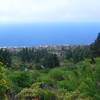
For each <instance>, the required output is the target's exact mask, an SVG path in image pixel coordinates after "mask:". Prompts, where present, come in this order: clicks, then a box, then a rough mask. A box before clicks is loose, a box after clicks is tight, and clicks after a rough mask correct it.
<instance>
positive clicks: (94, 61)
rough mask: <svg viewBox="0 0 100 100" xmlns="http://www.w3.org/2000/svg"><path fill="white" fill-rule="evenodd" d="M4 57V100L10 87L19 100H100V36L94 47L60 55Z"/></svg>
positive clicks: (33, 52) (0, 91)
mask: <svg viewBox="0 0 100 100" xmlns="http://www.w3.org/2000/svg"><path fill="white" fill-rule="evenodd" d="M58 51H59V50H58ZM3 52H6V53H4V54H3ZM5 54H6V56H4V55H5ZM0 55H1V58H0V60H1V61H2V62H3V63H4V68H5V77H4V70H3V67H2V64H0V100H6V95H5V93H6V89H7V86H8V87H9V88H10V91H11V92H12V93H16V98H17V100H100V34H99V35H98V37H97V39H96V40H95V42H94V43H92V44H91V45H86V46H81V45H80V46H73V47H71V46H69V47H68V48H67V49H65V48H62V50H61V51H60V54H59V52H56V53H54V51H53V50H47V49H44V48H41V49H35V48H23V49H22V50H21V51H19V52H17V53H15V54H14V53H9V51H8V52H7V51H6V50H1V51H0ZM8 55H9V56H8ZM6 57H8V58H9V59H10V63H9V66H8V62H9V59H7V58H6ZM5 58H6V59H5ZM4 78H5V80H6V81H7V85H6V82H5V80H4Z"/></svg>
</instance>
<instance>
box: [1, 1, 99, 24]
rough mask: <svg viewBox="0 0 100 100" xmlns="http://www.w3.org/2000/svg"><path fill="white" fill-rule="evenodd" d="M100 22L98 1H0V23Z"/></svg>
mask: <svg viewBox="0 0 100 100" xmlns="http://www.w3.org/2000/svg"><path fill="white" fill-rule="evenodd" d="M68 20H74V21H75V20H85V21H88V20H92V21H96V20H97V21H99V20H100V0H0V22H3V23H4V22H18V23H19V22H37V21H38V22H39V21H68Z"/></svg>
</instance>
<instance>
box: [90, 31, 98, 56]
mask: <svg viewBox="0 0 100 100" xmlns="http://www.w3.org/2000/svg"><path fill="white" fill-rule="evenodd" d="M90 51H91V54H92V57H100V33H99V34H98V37H97V39H96V40H95V42H94V43H92V44H91V45H90Z"/></svg>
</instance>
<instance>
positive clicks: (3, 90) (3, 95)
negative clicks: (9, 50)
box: [0, 62, 7, 100]
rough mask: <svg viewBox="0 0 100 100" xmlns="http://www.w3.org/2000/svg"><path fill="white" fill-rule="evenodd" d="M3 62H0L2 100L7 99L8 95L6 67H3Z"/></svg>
mask: <svg viewBox="0 0 100 100" xmlns="http://www.w3.org/2000/svg"><path fill="white" fill-rule="evenodd" d="M2 65H3V64H2V63H1V62H0V100H7V96H6V89H7V85H6V81H5V79H4V77H5V76H4V75H5V74H4V69H3V66H2Z"/></svg>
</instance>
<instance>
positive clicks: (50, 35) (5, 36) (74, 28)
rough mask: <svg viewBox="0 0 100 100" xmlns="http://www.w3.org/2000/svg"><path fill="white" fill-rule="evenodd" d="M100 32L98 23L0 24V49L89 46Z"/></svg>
mask: <svg viewBox="0 0 100 100" xmlns="http://www.w3.org/2000/svg"><path fill="white" fill-rule="evenodd" d="M99 32H100V23H96V22H93V23H92V22H87V23H86V22H73V23H72V22H71V23H70V22H68V23H67V22H64V23H60V22H57V23H52V22H51V23H25V24H0V47H16V46H17V47H23V46H40V45H77V44H83V45H84V44H91V43H92V42H93V41H94V40H95V39H96V37H97V35H98V33H99Z"/></svg>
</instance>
